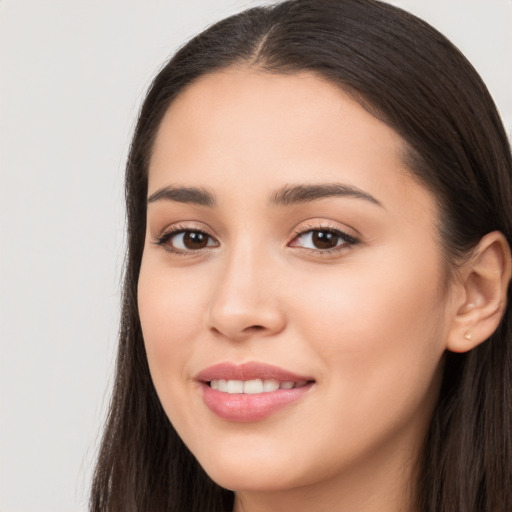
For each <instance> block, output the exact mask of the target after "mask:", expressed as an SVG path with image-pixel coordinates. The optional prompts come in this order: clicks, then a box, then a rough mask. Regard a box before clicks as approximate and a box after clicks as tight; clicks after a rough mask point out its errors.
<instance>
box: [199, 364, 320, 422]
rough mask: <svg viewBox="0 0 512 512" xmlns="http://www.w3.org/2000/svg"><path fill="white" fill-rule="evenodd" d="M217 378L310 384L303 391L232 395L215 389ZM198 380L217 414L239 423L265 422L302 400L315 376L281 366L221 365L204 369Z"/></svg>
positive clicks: (211, 407) (292, 390)
mask: <svg viewBox="0 0 512 512" xmlns="http://www.w3.org/2000/svg"><path fill="white" fill-rule="evenodd" d="M213 379H225V380H252V379H262V380H263V379H275V380H278V381H281V382H287V381H293V382H300V381H306V382H307V384H306V385H305V386H302V387H299V388H293V389H278V390H276V391H271V392H266V393H257V394H242V393H241V394H230V393H225V392H222V391H217V390H214V389H212V388H211V387H210V386H209V382H210V381H211V380H213ZM196 381H198V382H199V384H200V389H201V391H202V397H203V400H204V403H205V404H206V406H207V407H208V408H209V409H210V410H211V411H212V412H213V413H214V414H216V415H217V416H219V417H220V418H222V419H225V420H228V421H238V422H251V421H259V420H263V419H265V418H267V417H268V416H270V415H271V414H273V413H275V412H277V411H279V410H281V409H283V408H284V407H286V406H288V405H290V404H292V403H293V402H296V401H297V400H299V399H300V398H301V397H303V396H304V395H305V394H306V393H307V392H308V391H309V390H310V389H311V388H312V386H313V384H314V379H312V378H311V377H308V376H304V375H298V374H296V373H292V372H289V371H287V370H284V369H282V368H278V367H277V366H271V365H267V364H262V363H253V362H251V363H244V364H241V365H235V364H232V363H221V364H217V365H214V366H211V367H209V368H206V369H204V370H202V371H201V372H200V373H199V374H198V375H197V376H196Z"/></svg>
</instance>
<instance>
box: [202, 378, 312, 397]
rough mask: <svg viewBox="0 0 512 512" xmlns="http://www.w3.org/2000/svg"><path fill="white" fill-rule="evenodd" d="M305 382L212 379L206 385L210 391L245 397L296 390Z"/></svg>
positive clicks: (305, 382) (304, 384) (305, 381)
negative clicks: (283, 390)
mask: <svg viewBox="0 0 512 512" xmlns="http://www.w3.org/2000/svg"><path fill="white" fill-rule="evenodd" d="M309 382H311V381H307V380H299V381H296V382H294V381H292V380H286V381H282V382H280V381H278V380H276V379H251V380H226V379H212V380H211V381H210V382H209V383H208V384H209V385H210V387H211V388H212V389H215V390H217V391H221V392H222V393H230V394H239V393H243V394H245V395H256V394H259V393H272V392H274V391H277V390H278V389H296V388H302V387H304V386H306V385H307V384H308V383H309Z"/></svg>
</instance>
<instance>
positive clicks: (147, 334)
mask: <svg viewBox="0 0 512 512" xmlns="http://www.w3.org/2000/svg"><path fill="white" fill-rule="evenodd" d="M151 263H152V262H151V261H150V260H149V258H147V259H146V260H144V259H143V262H142V266H141V272H140V276H139V283H138V308H139V315H140V321H141V326H142V333H143V337H144V343H145V347H146V353H147V357H148V363H149V367H150V371H151V376H152V378H153V381H154V383H155V386H156V388H157V391H158V392H159V394H160V392H161V391H162V390H163V391H164V392H168V391H166V390H172V389H174V386H171V387H170V386H168V385H167V383H170V382H171V381H173V382H176V383H180V382H184V381H185V379H186V378H187V375H186V370H187V368H186V365H187V361H189V360H190V357H191V355H192V353H193V348H194V343H193V340H194V339H196V338H197V337H198V335H199V333H200V332H201V329H202V328H203V316H202V315H201V311H202V308H201V303H202V302H205V300H206V299H203V295H202V293H201V291H202V288H201V287H199V288H198V287H197V284H198V283H197V281H194V282H193V283H192V282H191V279H190V276H188V275H187V273H186V272H185V273H181V274H180V273H171V272H169V271H168V270H167V271H166V269H165V268H161V267H160V266H158V265H152V264H151ZM162 398H164V397H162Z"/></svg>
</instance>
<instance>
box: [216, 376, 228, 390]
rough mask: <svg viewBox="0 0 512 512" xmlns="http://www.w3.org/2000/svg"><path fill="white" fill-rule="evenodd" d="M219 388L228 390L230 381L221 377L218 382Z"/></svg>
mask: <svg viewBox="0 0 512 512" xmlns="http://www.w3.org/2000/svg"><path fill="white" fill-rule="evenodd" d="M217 389H218V390H219V391H224V392H226V391H227V390H228V381H227V380H224V379H219V381H218V384H217Z"/></svg>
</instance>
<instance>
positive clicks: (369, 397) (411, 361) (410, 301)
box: [297, 253, 447, 428]
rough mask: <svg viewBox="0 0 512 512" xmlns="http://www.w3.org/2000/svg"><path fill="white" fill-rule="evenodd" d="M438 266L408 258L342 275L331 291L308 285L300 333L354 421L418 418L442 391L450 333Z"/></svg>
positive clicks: (311, 282)
mask: <svg viewBox="0 0 512 512" xmlns="http://www.w3.org/2000/svg"><path fill="white" fill-rule="evenodd" d="M437 261H438V259H437V258H432V259H429V258H425V259H421V258H418V257H417V256H416V258H414V259H413V258H412V257H411V258H408V257H407V253H402V256H401V257H400V258H398V256H396V255H394V257H390V258H389V259H387V258H386V259H384V258H382V260H381V263H380V264H379V265H373V266H369V265H368V266H365V267H364V271H358V270H357V269H356V268H348V267H347V268H344V269H341V272H340V274H339V275H338V276H336V275H335V274H334V273H333V276H332V278H331V279H330V286H329V287H325V286H322V287H321V286H320V284H319V283H322V282H324V283H325V281H324V280H315V279H313V278H311V277H310V278H308V279H309V280H308V281H306V282H304V289H307V290H309V293H308V295H307V296H306V295H304V298H305V300H304V302H303V306H302V308H303V309H302V311H297V318H298V319H302V320H299V322H300V325H301V327H300V328H299V330H300V331H302V332H303V333H304V335H305V337H306V338H307V339H309V340H312V341H313V342H314V344H315V346H316V353H317V355H319V356H320V357H321V358H322V361H323V366H324V368H325V369H326V370H325V375H324V376H323V378H324V379H326V382H329V383H330V389H332V390H336V392H341V393H343V395H344V404H343V407H344V408H345V410H350V411H352V412H354V413H355V414H354V415H353V417H354V418H356V417H359V416H360V415H358V414H357V411H360V412H361V414H363V415H364V414H367V413H368V411H372V410H373V411H374V412H375V417H376V418H378V417H382V418H385V417H389V414H385V412H386V409H388V411H387V412H388V413H389V409H390V408H394V407H396V408H397V411H398V409H399V408H400V409H401V410H402V411H408V410H409V411H410V410H414V409H416V407H417V406H418V403H419V402H420V401H421V400H423V398H424V397H426V396H427V395H429V393H430V390H431V389H434V388H436V386H435V382H434V381H435V380H436V378H437V377H436V376H437V373H436V370H437V368H438V366H439V362H440V360H441V358H442V355H443V353H444V340H445V337H446V331H447V322H446V320H445V318H444V313H445V310H446V307H445V301H446V298H445V297H444V294H443V292H441V287H440V280H441V279H440V277H441V276H440V273H439V270H438V265H437ZM424 276H431V278H430V279H425V278H424ZM433 276H438V278H436V277H433ZM308 310H309V311H310V312H311V311H315V315H311V314H309V315H308V314H307V311H308ZM379 410H381V411H382V412H383V414H378V411H379ZM359 428H360V426H359Z"/></svg>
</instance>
